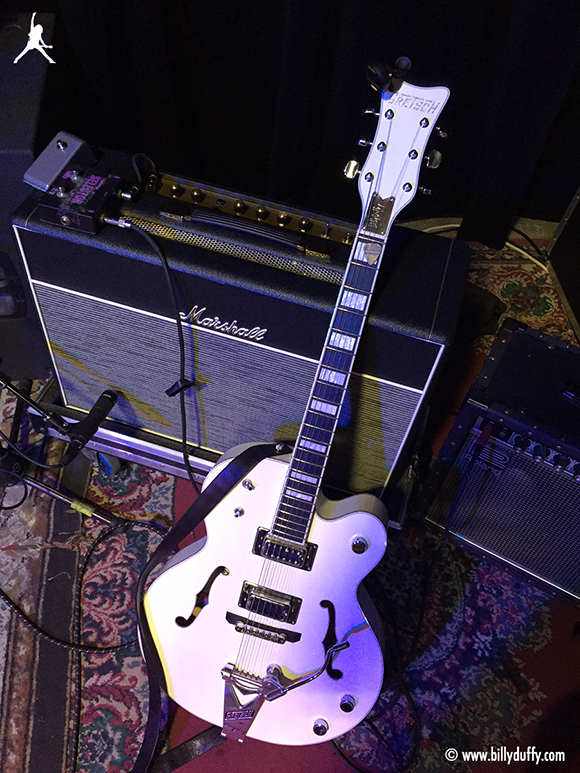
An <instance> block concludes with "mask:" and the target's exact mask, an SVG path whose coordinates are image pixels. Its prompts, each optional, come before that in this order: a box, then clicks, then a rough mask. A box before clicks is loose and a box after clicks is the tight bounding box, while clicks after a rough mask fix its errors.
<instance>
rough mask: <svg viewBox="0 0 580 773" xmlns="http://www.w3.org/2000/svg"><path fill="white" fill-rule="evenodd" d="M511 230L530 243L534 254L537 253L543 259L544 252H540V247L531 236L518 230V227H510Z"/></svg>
mask: <svg viewBox="0 0 580 773" xmlns="http://www.w3.org/2000/svg"><path fill="white" fill-rule="evenodd" d="M511 230H512V231H513V232H514V233H515V234H518V236H521V237H522V238H523V239H525V240H526V241H527V242H528V244H530V245H531V246H532V247H533V249H534V252H535V253H536V255H537V256H538V257H539V258H542V259H544V253H543V252H542V250H541V249H540V248H539V247H538V245H537V244H536V242H535V241H534V240H533V239H532V238H531V236H528V234H527V233H525V232H524V231H520V229H519V228H513V227H512V229H511Z"/></svg>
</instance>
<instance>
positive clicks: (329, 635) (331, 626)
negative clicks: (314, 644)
mask: <svg viewBox="0 0 580 773" xmlns="http://www.w3.org/2000/svg"><path fill="white" fill-rule="evenodd" d="M320 606H321V607H324V609H327V610H328V629H327V631H326V636H325V637H324V639H323V640H322V644H323V645H324V651H325V652H328V650H329V649H330V648H331V647H332V646H333V645H335V644H338V639H337V638H336V612H335V609H334V604H333V603H332V601H328V600H327V599H324V600H323V601H321V602H320ZM326 673H327V674H328V676H329V677H330V678H331V679H342V671H340V670H339V669H338V668H333V667H332V658H331V659H330V661H329V663H328V665H327V666H326Z"/></svg>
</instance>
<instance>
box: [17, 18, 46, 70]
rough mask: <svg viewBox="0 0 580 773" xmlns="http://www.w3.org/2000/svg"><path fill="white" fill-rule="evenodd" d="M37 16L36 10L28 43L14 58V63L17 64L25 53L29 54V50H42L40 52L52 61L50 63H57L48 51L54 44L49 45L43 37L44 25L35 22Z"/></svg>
mask: <svg viewBox="0 0 580 773" xmlns="http://www.w3.org/2000/svg"><path fill="white" fill-rule="evenodd" d="M35 16H36V11H35V12H34V13H33V14H32V18H31V19H30V32H29V33H28V42H27V43H26V46H25V47H24V49H23V50H22V51H21V52H20V53H19V54H18V56H17V57H16V59H15V60H14V64H17V62H18V61H19V60H20V59H22V57H23V56H24V54H27V53H28V52H29V51H40V53H41V54H42V55H43V56H44V58H45V59H47V60H48V61H49V62H50V64H56V62H55V61H54V59H51V58H50V56H49V55H48V54H47V53H46V49H47V48H52V46H49V45H47V44H46V43H45V42H44V40H43V39H42V33H43V32H44V29H43V27H42V24H35V23H34V17H35Z"/></svg>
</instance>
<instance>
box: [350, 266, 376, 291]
mask: <svg viewBox="0 0 580 773" xmlns="http://www.w3.org/2000/svg"><path fill="white" fill-rule="evenodd" d="M376 276H377V270H376V268H372V267H371V266H350V268H349V269H347V272H346V276H345V279H344V285H345V288H347V289H349V290H357V291H359V292H365V293H370V291H371V290H372V289H373V285H374V283H375V279H376Z"/></svg>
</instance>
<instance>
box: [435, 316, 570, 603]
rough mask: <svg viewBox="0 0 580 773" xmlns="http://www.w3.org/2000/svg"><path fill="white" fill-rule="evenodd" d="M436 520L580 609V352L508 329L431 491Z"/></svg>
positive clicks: (513, 325)
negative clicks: (579, 603)
mask: <svg viewBox="0 0 580 773" xmlns="http://www.w3.org/2000/svg"><path fill="white" fill-rule="evenodd" d="M422 500H423V502H422V504H423V508H424V510H426V512H427V518H428V520H429V521H431V522H432V523H434V524H436V525H437V526H440V527H442V528H448V529H449V531H450V532H451V533H452V534H454V535H456V537H457V538H458V540H459V542H460V544H462V545H463V546H464V547H465V548H466V549H467V550H469V551H471V552H474V553H475V554H476V555H478V556H482V557H488V558H489V559H490V560H492V561H495V562H497V563H499V564H501V565H502V566H504V567H507V568H508V569H510V570H512V571H513V572H514V573H516V574H520V575H523V577H524V579H526V580H527V581H528V582H533V583H536V584H539V585H540V586H542V587H544V588H545V589H547V590H548V591H551V592H553V593H554V594H556V595H559V596H563V597H564V598H567V599H568V600H570V601H573V602H574V603H578V602H579V601H580V561H579V560H578V557H579V556H580V519H579V517H578V514H579V513H580V349H578V348H576V347H574V346H569V345H566V344H565V343H564V342H562V341H560V340H557V339H555V338H551V337H549V336H543V335H541V334H540V333H538V332H536V331H534V330H531V329H529V328H527V327H526V326H525V325H522V324H520V323H517V322H514V321H513V320H508V322H507V323H506V324H505V325H504V327H503V328H502V330H501V331H500V335H499V338H498V341H497V343H496V344H495V346H494V347H493V349H492V351H491V353H490V355H489V357H488V358H487V360H486V362H485V364H484V367H483V369H482V371H481V373H480V374H479V376H478V378H477V379H476V382H475V384H474V386H473V387H472V389H471V391H470V393H469V395H468V397H467V399H466V402H465V403H464V405H463V407H462V409H461V412H460V414H459V416H458V418H457V420H456V422H455V424H454V427H453V429H452V430H451V432H450V433H449V436H448V437H447V439H446V441H445V443H444V445H443V448H442V449H441V453H440V455H439V457H438V459H437V462H436V463H435V465H434V467H433V469H432V472H431V475H430V478H429V479H428V481H427V483H426V485H425V487H424V491H423V492H422Z"/></svg>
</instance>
